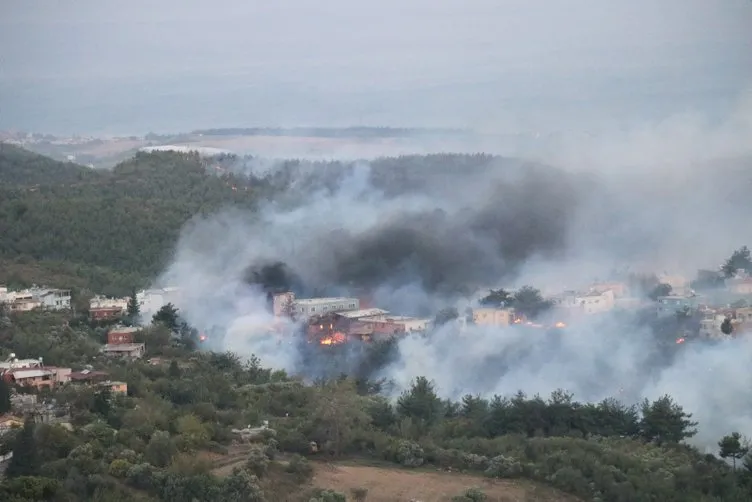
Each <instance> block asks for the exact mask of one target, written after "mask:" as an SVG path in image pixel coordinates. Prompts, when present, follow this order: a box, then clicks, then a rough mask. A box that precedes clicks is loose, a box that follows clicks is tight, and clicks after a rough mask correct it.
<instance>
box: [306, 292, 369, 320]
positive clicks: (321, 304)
mask: <svg viewBox="0 0 752 502" xmlns="http://www.w3.org/2000/svg"><path fill="white" fill-rule="evenodd" d="M293 307H294V311H295V314H296V315H297V316H299V317H302V318H306V317H312V316H317V315H322V314H327V313H331V312H348V311H355V310H358V309H359V308H360V301H359V300H358V299H357V298H341V297H337V298H300V299H295V300H294V301H293Z"/></svg>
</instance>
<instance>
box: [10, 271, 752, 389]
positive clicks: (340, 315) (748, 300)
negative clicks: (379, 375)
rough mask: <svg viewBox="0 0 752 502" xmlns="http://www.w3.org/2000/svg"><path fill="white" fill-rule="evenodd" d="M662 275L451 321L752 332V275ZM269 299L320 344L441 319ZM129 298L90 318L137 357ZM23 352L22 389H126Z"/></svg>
mask: <svg viewBox="0 0 752 502" xmlns="http://www.w3.org/2000/svg"><path fill="white" fill-rule="evenodd" d="M658 280H659V281H660V283H659V285H660V286H661V287H660V288H656V289H661V291H662V292H667V293H670V294H662V295H654V297H653V298H652V299H651V298H647V297H645V296H644V295H642V294H640V293H639V292H635V291H631V290H630V288H629V285H628V284H627V283H626V282H602V283H593V284H591V285H590V286H589V287H588V288H587V290H586V291H581V292H575V291H566V292H562V293H561V294H559V295H554V296H550V297H548V298H547V299H546V301H547V302H548V304H549V305H550V308H549V309H548V310H547V311H546V312H545V313H544V314H542V315H540V316H538V318H535V319H533V318H528V317H527V316H526V315H524V314H523V313H520V312H518V311H517V310H515V308H513V307H507V306H505V305H503V304H498V305H494V302H493V299H492V298H491V297H488V298H487V299H485V300H482V301H481V302H478V303H479V304H478V305H475V306H473V307H472V308H470V309H468V310H467V312H465V313H464V315H459V314H458V315H457V316H456V318H455V319H454V321H453V322H454V323H456V329H457V330H458V333H460V334H461V333H463V332H464V331H465V330H467V329H468V327H469V326H470V325H476V326H487V327H497V328H504V327H515V326H526V327H533V328H557V329H564V328H576V326H577V323H578V322H582V321H583V320H586V319H587V318H589V317H591V316H599V315H604V314H607V313H609V312H613V311H620V310H621V311H638V310H643V311H645V310H648V311H652V312H653V314H654V315H655V316H656V317H657V318H661V317H666V316H676V315H682V316H687V317H695V318H697V320H698V322H697V323H696V325H695V331H694V332H690V331H684V332H681V333H677V337H676V342H677V343H683V342H685V341H688V340H692V339H709V340H720V339H723V338H729V337H733V336H741V335H743V334H745V333H750V332H752V277H749V276H748V275H746V274H744V273H743V272H739V273H738V274H737V275H735V276H734V277H732V278H730V279H727V280H725V282H724V283H723V284H724V285H723V287H721V288H717V289H714V290H712V291H709V292H707V293H705V294H698V293H696V292H695V291H694V290H692V289H690V287H689V281H687V280H686V279H685V278H683V277H680V276H668V275H665V276H661V277H659V278H658ZM180 298H181V291H180V289H179V288H175V287H168V288H162V289H147V290H142V291H140V292H138V293H137V294H136V303H137V305H138V309H139V312H141V313H142V314H144V315H153V314H155V313H157V312H159V311H160V309H163V308H165V307H166V306H169V307H172V306H173V305H180V303H181V300H180ZM489 299H490V300H489ZM267 300H268V313H269V314H270V318H272V319H276V321H272V322H270V323H269V324H268V325H267V326H266V327H265V328H262V329H265V330H267V331H268V332H269V333H276V334H277V335H279V336H282V335H283V334H284V333H287V332H286V331H285V329H286V327H285V326H287V325H285V324H283V323H281V322H277V321H282V320H289V319H293V320H295V321H297V322H298V323H300V324H302V325H303V326H304V328H303V331H302V332H304V333H305V336H306V337H307V340H308V341H309V343H318V344H320V345H338V344H341V343H345V342H347V341H351V340H359V341H364V342H371V341H384V340H387V339H390V338H394V337H401V336H406V335H409V334H423V335H425V334H427V333H430V331H431V329H433V328H434V327H435V325H436V319H428V318H415V317H409V316H403V315H395V314H392V313H390V312H388V311H386V310H384V309H381V308H378V307H376V306H372V305H371V304H370V303H369V300H368V299H365V298H363V299H361V298H347V297H331V298H296V296H295V294H294V293H292V292H282V293H272V292H269V293H268V297H267ZM129 303H131V299H130V298H128V297H124V298H107V297H103V296H94V297H92V298H91V299H90V300H89V307H88V316H89V319H90V321H91V322H94V323H100V324H102V325H104V326H107V327H108V328H107V329H108V331H107V339H106V341H105V343H103V344H102V346H101V348H100V352H101V354H102V356H104V357H108V358H113V357H115V358H121V359H125V360H135V359H141V358H143V357H144V356H145V354H146V353H147V347H146V344H145V343H144V342H140V341H139V337H138V335H139V332H140V330H141V329H142V328H141V327H139V326H137V325H136V326H126V325H123V324H122V321H123V320H124V319H125V318H126V317H127V312H128V308H129ZM501 303H503V302H501ZM0 306H2V307H4V308H6V309H7V310H8V311H9V312H12V313H25V312H30V311H33V310H48V311H65V310H70V309H71V308H72V301H71V291H70V290H66V289H55V288H45V287H32V288H29V289H23V290H17V291H12V290H9V289H8V288H7V287H0ZM271 316H273V317H271ZM450 320H451V319H450ZM288 324H289V323H288ZM206 338H207V335H206V334H204V333H201V334H199V339H198V341H199V342H203V341H206ZM23 357H25V358H17V357H16V355H15V354H11V355H10V356H9V357H7V360H6V361H5V362H2V363H0V375H2V377H3V378H4V379H5V380H6V381H8V382H11V383H13V384H14V385H16V386H18V387H19V388H35V389H37V390H40V389H43V388H49V387H53V386H57V385H66V384H92V385H97V386H106V387H108V388H109V389H111V390H112V391H113V392H123V393H125V392H127V385H126V384H125V383H124V382H118V381H110V380H109V379H108V378H107V375H106V374H105V373H102V372H100V371H97V370H95V369H93V368H91V367H86V368H76V369H75V371H74V370H73V369H72V368H58V367H52V366H47V365H45V364H44V361H43V360H42V359H41V358H37V357H36V355H35V354H23Z"/></svg>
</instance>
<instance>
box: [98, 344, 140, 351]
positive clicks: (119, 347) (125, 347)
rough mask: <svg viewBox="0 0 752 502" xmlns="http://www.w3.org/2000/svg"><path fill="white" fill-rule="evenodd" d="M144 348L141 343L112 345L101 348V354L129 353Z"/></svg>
mask: <svg viewBox="0 0 752 502" xmlns="http://www.w3.org/2000/svg"><path fill="white" fill-rule="evenodd" d="M143 347H145V345H144V344H143V343H114V344H109V343H108V344H107V345H105V346H104V347H102V351H103V352H130V351H132V350H137V349H140V348H143Z"/></svg>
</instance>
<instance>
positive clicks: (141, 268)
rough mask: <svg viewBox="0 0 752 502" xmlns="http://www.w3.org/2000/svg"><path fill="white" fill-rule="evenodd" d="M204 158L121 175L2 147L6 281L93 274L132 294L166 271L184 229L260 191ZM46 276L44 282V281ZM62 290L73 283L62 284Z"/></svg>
mask: <svg viewBox="0 0 752 502" xmlns="http://www.w3.org/2000/svg"><path fill="white" fill-rule="evenodd" d="M207 167H208V166H207V165H206V163H205V162H204V161H203V160H202V159H201V158H200V157H198V156H197V155H184V154H176V153H153V154H138V155H136V156H135V157H134V158H133V159H131V160H129V161H127V162H124V163H121V164H119V165H118V166H116V167H115V168H114V169H113V170H112V171H102V170H100V171H95V170H92V169H89V168H86V167H82V166H76V165H74V164H67V163H61V162H56V161H54V160H51V159H48V158H46V157H41V156H38V155H35V154H32V153H29V152H26V151H24V150H21V149H18V148H15V147H8V146H3V147H2V149H0V179H2V180H3V182H2V185H0V259H2V260H3V267H1V268H0V282H2V281H9V282H29V281H32V280H39V279H41V278H45V276H46V275H47V274H46V272H45V271H47V272H49V275H48V277H52V278H53V279H54V278H55V277H56V276H59V278H60V279H61V280H72V281H73V282H75V281H76V278H75V277H70V278H69V279H67V278H66V277H67V276H81V275H83V276H86V277H88V279H89V280H88V281H87V282H89V283H90V285H91V286H92V287H95V288H102V289H105V288H114V289H117V290H120V291H122V290H127V289H129V288H130V287H133V286H135V285H138V284H141V283H143V282H144V281H145V280H147V279H148V278H150V277H152V276H153V275H154V274H156V273H158V272H159V271H160V270H161V269H162V267H163V266H164V264H165V262H166V260H167V259H168V258H169V253H170V251H171V249H172V246H173V245H174V242H175V240H176V239H177V237H178V235H179V233H180V229H181V228H182V226H183V224H185V222H186V221H188V220H189V219H190V218H191V217H193V216H194V215H196V214H200V213H202V212H208V211H213V210H215V209H217V208H218V207H220V206H222V205H224V204H238V205H242V206H250V205H252V204H253V200H254V196H255V192H254V191H253V190H246V187H247V184H246V185H244V184H242V181H241V179H239V178H238V177H236V176H235V175H232V174H224V175H222V176H217V175H214V174H213V173H211V172H209V171H208V169H207ZM40 275H41V276H42V277H40ZM60 285H61V286H62V285H64V284H60Z"/></svg>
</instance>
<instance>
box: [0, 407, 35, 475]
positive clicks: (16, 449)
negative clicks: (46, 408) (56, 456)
mask: <svg viewBox="0 0 752 502" xmlns="http://www.w3.org/2000/svg"><path fill="white" fill-rule="evenodd" d="M39 466H40V461H39V454H38V452H37V445H36V443H35V442H34V420H33V419H31V418H27V419H26V422H24V426H23V429H21V432H20V433H19V434H18V437H16V441H15V443H14V444H13V457H11V459H10V462H9V463H8V468H7V469H5V475H6V476H7V477H9V478H14V477H19V476H36V475H37V474H38V473H39Z"/></svg>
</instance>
